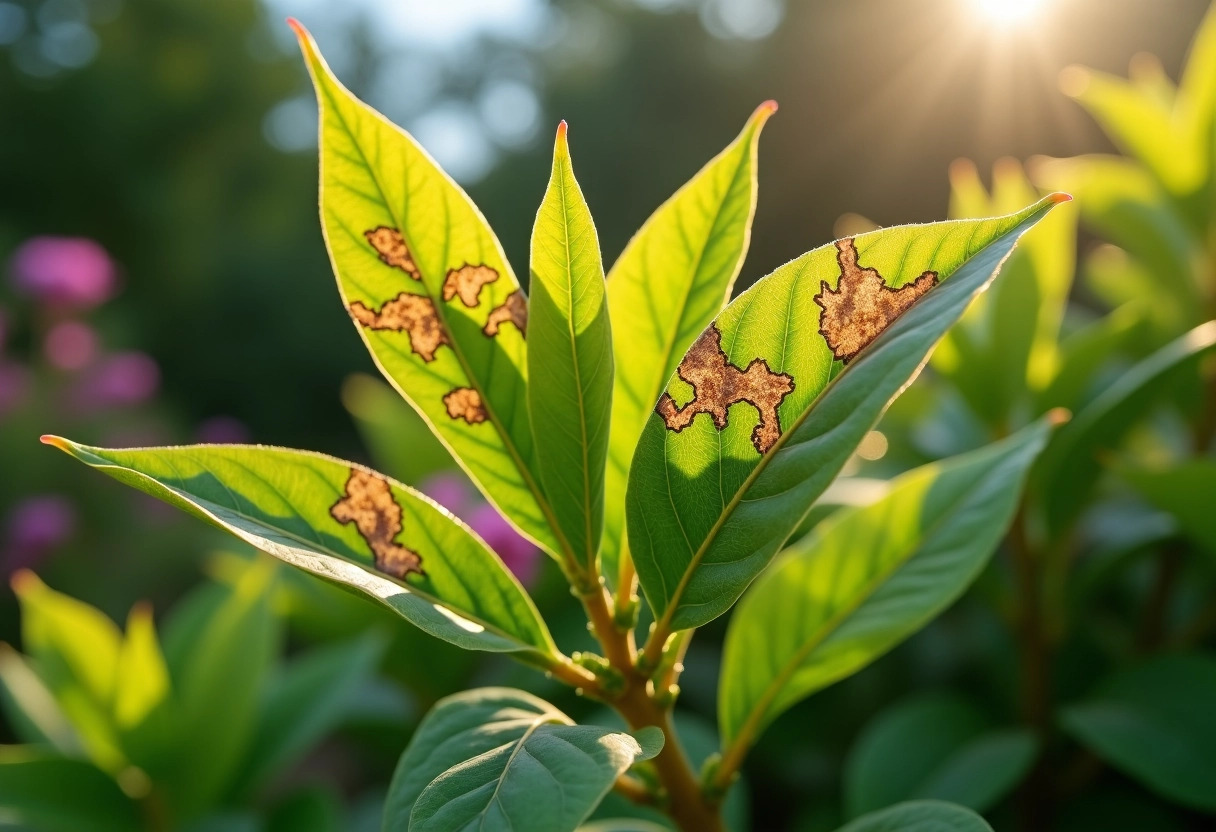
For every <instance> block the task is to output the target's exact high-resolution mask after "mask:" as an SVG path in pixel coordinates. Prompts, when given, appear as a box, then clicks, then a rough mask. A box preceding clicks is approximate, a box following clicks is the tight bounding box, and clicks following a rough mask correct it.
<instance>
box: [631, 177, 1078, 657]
mask: <svg viewBox="0 0 1216 832" xmlns="http://www.w3.org/2000/svg"><path fill="white" fill-rule="evenodd" d="M1065 199H1067V197H1065V196H1062V195H1056V196H1053V197H1048V198H1046V199H1044V200H1042V201H1040V202H1038V203H1036V204H1035V205H1032V206H1031V207H1029V208H1027V209H1025V210H1023V211H1021V212H1019V213H1017V214H1013V215H1011V216H1008V217H1001V218H997V219H990V220H974V221H956V222H947V223H936V224H929V225H913V226H903V227H898V228H891V229H885V230H881V231H875V232H871V233H869V234H860V235H858V236H857V237H850V238H846V239H843V240H839V241H838V242H837V243H836V244H835V245H829V246H824V247H822V248H818V249H815V250H814V251H812V252H810V253H808V254H805V255H803V256H802V257H800V258H798V259H796V260H794V261H792V262H790V263H788V264H787V265H785V266H783V267H781V268H780V269H778V270H777V271H776V272H774V273H773V274H771V275H769V276H768V277H766V278H764V279H763V280H761V281H760V282H759V283H757V284H756V285H755V286H753V287H752V288H751V289H749V290H748V291H747V292H745V293H743V294H742V295H741V296H740V297H739V298H737V299H736V300H734V301H733V302H732V303H731V304H730V305H729V306H728V307H727V308H726V310H725V311H724V312H723V313H722V314H721V315H720V316H719V317H718V319H717V320H716V321H715V322H714V323H713V324H711V325H710V327H709V328H708V329H706V330H705V332H704V333H702V335H701V336H699V337H698V339H697V341H696V342H695V343H694V345H693V347H692V348H691V349H690V350H689V351H688V353H687V354H686V355H685V356H684V358H683V360H682V361H681V362H680V365H679V367H678V368H677V371H676V376H675V377H673V378H672V379H671V381H670V382H669V384H668V391H667V393H665V394H664V395H663V396H662V397H661V398H660V399H659V403H658V405H657V407H656V408H655V412H654V413H653V414H652V415H651V416H650V419H649V421H648V422H647V424H646V428H645V430H644V432H643V434H642V439H641V441H640V443H639V444H638V449H637V453H636V455H635V456H634V461H633V469H632V471H631V472H630V479H629V493H628V502H627V505H628V520H629V522H628V528H629V540H630V547H631V549H632V550H633V555H634V560H635V562H636V563H637V569H638V575H639V577H640V578H641V581H642V587H643V589H644V590H645V592H646V597H647V599H648V600H649V601H650V603H651V606H653V607H654V609H655V615H656V617H657V619H658V624H659V626H658V628H657V630H656V632H657V633H658V634H660V635H661V634H662V633H664V632H666V631H671V630H678V629H683V628H687V627H697V626H700V625H701V624H704V623H705V622H707V621H710V620H712V619H713V618H715V617H716V616H718V615H720V614H722V613H723V612H724V611H725V610H726V609H727V608H729V607H730V605H731V604H733V603H734V601H735V600H736V599H737V598H738V597H739V595H740V594H741V593H742V592H743V590H744V588H745V587H746V586H747V585H748V584H749V583H750V582H751V581H752V580H753V579H754V578H755V577H756V575H758V574H759V573H760V571H761V570H762V569H763V568H764V566H765V565H766V564H767V563H768V562H769V560H771V559H772V557H773V555H774V554H776V552H777V551H778V550H779V549H780V547H781V545H782V544H783V543H784V541H785V540H786V538H787V537H788V536H789V534H790V533H791V532H792V531H793V529H794V528H795V527H796V526H797V525H798V523H799V522H800V521H801V519H802V517H803V516H804V515H805V514H806V512H807V511H808V510H809V508H810V506H811V503H812V502H814V500H815V499H816V498H817V497H818V496H819V495H820V494H821V493H822V492H823V490H824V488H826V487H827V485H828V484H829V483H830V482H831V481H832V479H833V478H834V477H835V476H836V474H837V472H839V470H840V468H841V467H842V466H843V465H844V463H845V462H846V461H847V460H848V457H849V455H850V454H851V453H852V452H853V449H854V448H856V446H857V444H858V442H860V441H861V438H862V437H863V436H864V435H865V433H866V432H867V431H868V430H869V429H870V428H871V427H872V426H873V424H874V422H875V421H877V419H878V417H879V415H880V414H881V413H882V411H883V409H884V408H885V407H886V405H887V404H888V402H890V401H891V399H893V398H894V397H895V396H896V395H898V393H899V391H900V390H901V389H902V388H903V387H904V386H905V385H907V384H908V382H909V381H910V380H911V379H912V378H913V377H914V376H915V375H916V373H917V371H918V370H919V369H920V367H921V366H922V365H923V364H924V361H925V359H926V357H927V356H928V354H929V351H930V350H931V349H932V348H933V345H934V344H935V343H937V341H938V339H940V338H941V336H942V334H943V333H944V332H945V331H946V330H947V329H948V328H949V327H950V325H951V324H952V323H954V321H956V320H957V319H958V317H959V316H960V315H961V314H962V313H963V310H964V309H965V308H966V307H967V304H968V303H969V302H970V301H971V299H972V298H973V297H975V295H976V294H977V293H978V292H980V291H982V290H983V289H984V288H985V287H986V286H987V285H988V283H989V282H990V281H991V280H992V279H993V277H994V276H995V274H996V272H997V269H998V268H999V266H1000V264H1001V262H1002V260H1003V259H1004V258H1005V257H1006V256H1007V255H1008V254H1009V251H1010V250H1011V249H1012V248H1013V245H1014V243H1015V242H1016V241H1017V239H1018V237H1019V236H1021V234H1022V233H1023V232H1024V231H1026V230H1027V229H1028V228H1030V227H1031V226H1032V225H1034V224H1035V223H1036V222H1037V221H1038V220H1039V219H1041V218H1042V217H1043V216H1044V215H1045V214H1046V213H1047V211H1048V210H1049V209H1050V208H1051V207H1052V205H1054V204H1055V203H1057V202H1060V201H1062V200H1065ZM904 310H907V311H904ZM901 313H902V314H901ZM892 320H893V322H892ZM871 342H872V343H871ZM829 382H831V383H830V384H829Z"/></svg>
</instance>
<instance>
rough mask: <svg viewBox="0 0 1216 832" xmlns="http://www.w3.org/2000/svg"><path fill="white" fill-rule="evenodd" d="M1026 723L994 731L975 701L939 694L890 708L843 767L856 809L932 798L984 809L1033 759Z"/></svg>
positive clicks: (849, 801)
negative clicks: (1022, 726) (1014, 728)
mask: <svg viewBox="0 0 1216 832" xmlns="http://www.w3.org/2000/svg"><path fill="white" fill-rule="evenodd" d="M1034 751H1035V742H1034V739H1033V738H1032V737H1031V736H1030V735H1029V734H1027V733H1026V732H1024V731H1003V732H995V731H991V730H989V729H988V726H987V722H986V720H985V719H984V718H983V716H981V715H980V714H979V712H978V711H977V710H976V709H975V707H974V706H972V705H971V704H970V703H969V702H967V701H966V700H964V699H961V698H960V697H957V696H953V695H943V694H932V695H928V696H921V697H917V698H914V699H909V700H905V701H903V702H900V703H898V704H896V705H895V706H893V707H891V708H888V709H887V710H886V711H884V712H883V713H882V714H881V715H880V716H879V717H878V718H877V719H875V720H874V721H873V722H872V723H870V724H869V725H867V726H866V729H865V731H864V732H863V733H862V735H861V737H860V738H858V740H857V743H856V744H855V745H854V746H853V748H852V750H851V751H850V752H849V757H848V759H847V760H846V762H845V768H844V794H845V807H846V810H847V813H848V814H849V815H850V816H855V815H860V814H864V813H865V812H871V811H875V810H877V809H881V808H883V807H884V806H890V805H891V804H894V803H898V802H900V801H901V800H912V799H918V798H932V799H937V800H946V801H949V802H951V803H958V804H961V805H963V806H967V807H968V808H970V809H974V810H975V811H977V812H983V811H985V810H987V809H989V808H990V807H991V806H993V805H994V804H995V803H996V802H997V801H999V800H1000V799H1001V798H1002V797H1004V796H1005V795H1006V794H1008V792H1009V791H1010V790H1011V789H1012V788H1013V787H1014V786H1016V785H1017V783H1018V781H1019V780H1021V778H1022V777H1023V776H1024V775H1025V774H1026V772H1027V771H1028V770H1029V768H1030V765H1031V763H1033V762H1034Z"/></svg>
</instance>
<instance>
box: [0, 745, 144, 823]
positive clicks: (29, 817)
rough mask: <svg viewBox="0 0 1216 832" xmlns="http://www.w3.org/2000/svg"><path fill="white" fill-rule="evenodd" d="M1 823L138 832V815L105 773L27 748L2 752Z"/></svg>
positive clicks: (0, 755)
mask: <svg viewBox="0 0 1216 832" xmlns="http://www.w3.org/2000/svg"><path fill="white" fill-rule="evenodd" d="M0 819H3V821H9V822H15V823H18V824H22V825H24V826H27V827H29V828H33V829H37V830H38V832H82V830H86V829H87V830H89V832H138V830H141V829H143V828H144V825H143V823H142V821H141V819H140V816H139V811H138V810H137V808H136V805H135V803H133V802H132V801H131V799H130V798H128V797H127V796H126V795H124V794H123V793H122V790H121V789H119V788H118V784H117V783H115V782H114V781H113V780H112V779H111V778H110V777H109V776H108V775H106V774H105V772H103V771H101V770H100V769H98V768H97V767H96V766H94V765H92V764H91V763H87V762H84V761H83V760H71V759H67V758H66V757H59V756H56V755H54V754H52V753H49V752H44V751H37V750H34V749H30V748H12V747H9V748H0Z"/></svg>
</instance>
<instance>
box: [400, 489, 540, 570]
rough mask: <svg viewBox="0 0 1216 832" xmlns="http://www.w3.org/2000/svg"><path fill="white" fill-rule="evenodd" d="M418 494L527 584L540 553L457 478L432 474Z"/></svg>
mask: <svg viewBox="0 0 1216 832" xmlns="http://www.w3.org/2000/svg"><path fill="white" fill-rule="evenodd" d="M421 490H422V492H423V493H424V494H426V495H427V496H428V497H430V498H431V499H432V500H434V501H435V502H437V503H439V505H441V506H443V507H444V508H446V509H447V510H448V511H450V512H452V513H453V514H455V515H457V516H458V517H460V518H461V519H463V520H464V521H465V522H466V523H468V524H469V527H470V528H472V529H473V531H475V532H477V534H478V536H479V537H480V538H481V539H482V540H484V541H485V542H486V543H487V544H488V545H489V547H490V548H491V549H493V550H494V551H495V552H497V553H498V556H499V557H500V558H502V562H503V563H505V564H506V565H507V568H508V569H510V570H511V571H512V572H514V573H515V577H517V578H519V580H520V582H521V583H523V584H525V585H526V584H530V583H531V582H532V580H533V579H534V578H535V577H536V572H537V568H538V567H539V566H540V560H539V558H540V550H539V549H537V548H536V546H535V545H534V544H533V543H531V542H530V541H529V540H528V539H527V538H525V537H523V536H522V535H521V534H520V533H519V532H517V531H515V529H514V527H513V526H512V525H511V524H510V523H509V522H507V520H506V518H504V517H503V516H502V515H501V514H499V513H498V509H496V508H494V506H492V505H490V504H489V503H487V502H486V501H485V500H483V499H481V495H480V494H478V493H477V492H476V491H475V490H474V489H473V487H472V486H471V485H469V482H468V480H466V479H465V478H464V477H462V476H460V475H459V474H448V473H445V474H436V475H434V476H432V477H430V478H429V479H428V480H427V481H426V482H424V483H423V484H422V489H421Z"/></svg>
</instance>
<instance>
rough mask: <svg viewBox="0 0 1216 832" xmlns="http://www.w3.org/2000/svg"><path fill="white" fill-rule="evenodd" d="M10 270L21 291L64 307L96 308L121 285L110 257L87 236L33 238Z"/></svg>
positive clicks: (12, 262) (18, 252)
mask: <svg viewBox="0 0 1216 832" xmlns="http://www.w3.org/2000/svg"><path fill="white" fill-rule="evenodd" d="M9 268H10V270H11V271H12V275H13V283H14V284H15V285H16V287H17V288H18V289H20V290H22V291H24V292H25V293H26V294H28V295H30V296H32V297H35V298H37V299H39V300H41V301H44V302H46V303H52V304H58V305H63V306H76V307H86V308H87V307H92V306H96V305H98V304H99V303H102V302H103V301H105V300H107V299H108V298H109V297H110V296H111V295H112V294H113V293H114V288H115V283H116V282H117V275H116V273H115V269H114V262H113V261H112V260H111V259H110V255H108V254H107V253H106V250H105V249H104V248H102V247H101V246H100V245H98V244H97V243H96V242H94V241H93V240H89V239H87V238H84V237H51V236H45V237H33V238H31V239H30V240H27V241H26V242H25V243H24V244H23V245H22V246H21V247H20V248H18V249H17V251H16V253H14V254H13V259H12V261H11V262H10V264H9Z"/></svg>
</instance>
